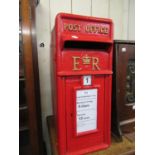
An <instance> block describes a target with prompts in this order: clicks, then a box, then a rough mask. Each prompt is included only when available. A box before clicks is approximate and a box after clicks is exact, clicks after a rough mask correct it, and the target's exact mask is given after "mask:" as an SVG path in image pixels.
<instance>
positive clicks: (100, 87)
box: [65, 75, 106, 152]
mask: <svg viewBox="0 0 155 155" xmlns="http://www.w3.org/2000/svg"><path fill="white" fill-rule="evenodd" d="M83 82H84V78H83V76H73V77H66V83H65V84H66V93H67V94H66V116H67V120H66V124H67V126H66V130H67V152H74V151H76V150H81V149H85V148H87V147H88V146H89V147H90V146H95V145H96V146H97V145H105V142H104V136H105V135H104V133H105V131H104V128H105V127H104V126H105V125H106V123H104V119H105V118H104V117H105V115H104V113H105V107H104V105H105V104H104V83H105V80H104V76H103V75H96V76H93V77H91V82H90V83H91V85H87V84H86V85H85V84H84V83H83ZM85 93H86V94H88V95H85Z"/></svg>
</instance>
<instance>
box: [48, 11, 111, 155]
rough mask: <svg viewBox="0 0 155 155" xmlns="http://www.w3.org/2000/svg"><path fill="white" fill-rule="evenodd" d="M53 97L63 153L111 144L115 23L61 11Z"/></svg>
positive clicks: (55, 45) (54, 43)
mask: <svg viewBox="0 0 155 155" xmlns="http://www.w3.org/2000/svg"><path fill="white" fill-rule="evenodd" d="M52 46H53V49H54V50H53V51H52V52H51V54H52V55H51V57H52V60H53V63H52V64H53V80H52V82H53V85H52V87H53V103H54V116H55V122H56V144H57V150H58V154H60V155H80V154H86V153H89V152H93V151H96V150H100V149H105V148H107V147H108V146H109V145H110V130H111V129H110V124H111V85H112V83H111V82H112V51H113V23H112V20H110V19H102V18H95V17H87V16H80V15H73V14H65V13H60V14H58V15H57V16H56V22H55V27H54V30H53V32H52Z"/></svg>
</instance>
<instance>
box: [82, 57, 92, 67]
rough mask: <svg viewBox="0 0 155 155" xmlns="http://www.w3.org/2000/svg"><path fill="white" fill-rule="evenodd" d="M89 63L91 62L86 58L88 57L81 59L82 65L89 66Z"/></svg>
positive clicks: (89, 58)
mask: <svg viewBox="0 0 155 155" xmlns="http://www.w3.org/2000/svg"><path fill="white" fill-rule="evenodd" d="M90 61H91V57H88V55H86V56H83V57H82V62H83V64H85V65H89V64H90Z"/></svg>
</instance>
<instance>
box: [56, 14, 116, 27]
mask: <svg viewBox="0 0 155 155" xmlns="http://www.w3.org/2000/svg"><path fill="white" fill-rule="evenodd" d="M62 18H68V19H73V20H74V19H78V20H87V21H94V22H100V23H102V22H104V23H111V24H112V23H113V22H112V19H110V18H99V17H92V16H83V15H77V14H69V13H58V14H57V16H56V19H62Z"/></svg>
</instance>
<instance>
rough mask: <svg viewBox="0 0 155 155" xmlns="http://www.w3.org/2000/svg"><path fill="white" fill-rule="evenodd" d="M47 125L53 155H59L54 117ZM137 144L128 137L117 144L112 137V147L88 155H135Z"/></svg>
mask: <svg viewBox="0 0 155 155" xmlns="http://www.w3.org/2000/svg"><path fill="white" fill-rule="evenodd" d="M47 125H48V131H49V136H50V142H51V150H52V152H53V154H52V155H57V150H56V147H54V146H55V140H56V135H55V129H54V125H53V117H52V116H48V117H47ZM134 150H135V143H134V141H131V140H129V139H128V138H127V137H125V136H124V137H123V141H122V142H117V141H116V140H115V139H114V138H113V137H112V144H111V146H110V147H109V148H108V149H106V150H101V151H97V152H94V153H89V154H87V155H134V154H135V151H134Z"/></svg>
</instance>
